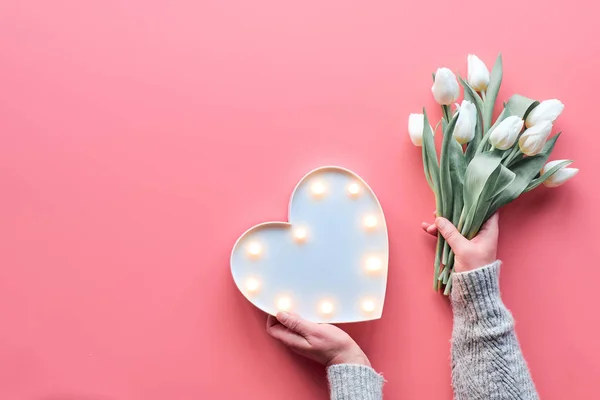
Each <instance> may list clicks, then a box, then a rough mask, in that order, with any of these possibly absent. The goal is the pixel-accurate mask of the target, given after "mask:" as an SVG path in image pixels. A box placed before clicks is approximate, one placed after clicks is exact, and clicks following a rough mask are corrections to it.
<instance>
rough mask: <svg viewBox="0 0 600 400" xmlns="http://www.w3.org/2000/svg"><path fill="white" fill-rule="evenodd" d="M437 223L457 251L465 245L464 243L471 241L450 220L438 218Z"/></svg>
mask: <svg viewBox="0 0 600 400" xmlns="http://www.w3.org/2000/svg"><path fill="white" fill-rule="evenodd" d="M435 225H436V226H437V228H438V231H439V232H440V233H441V234H442V236H443V237H444V239H446V242H448V244H449V245H450V247H452V250H454V252H455V253H456V251H457V250H458V249H460V248H461V247H464V245H465V244H466V243H468V242H469V241H468V240H467V239H466V238H465V237H464V236H463V235H461V234H460V232H459V231H458V230H457V229H456V227H455V226H454V225H453V224H452V222H450V221H448V220H447V219H446V218H436V220H435Z"/></svg>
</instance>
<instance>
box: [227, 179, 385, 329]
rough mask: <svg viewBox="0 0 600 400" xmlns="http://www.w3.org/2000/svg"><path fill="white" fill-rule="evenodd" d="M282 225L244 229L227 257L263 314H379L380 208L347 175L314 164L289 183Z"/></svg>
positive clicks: (357, 317)
mask: <svg viewBox="0 0 600 400" xmlns="http://www.w3.org/2000/svg"><path fill="white" fill-rule="evenodd" d="M288 218H289V220H288V221H287V222H264V223H261V224H258V225H256V226H254V227H252V228H250V229H248V230H247V231H246V232H244V233H243V234H242V235H241V236H240V237H239V239H238V240H237V241H236V243H235V245H234V247H233V250H232V253H231V272H232V274H233V278H234V281H235V283H236V285H237V287H238V289H239V290H240V292H242V294H243V295H244V296H245V297H246V298H247V299H248V300H249V301H250V302H251V303H252V304H254V305H255V306H256V307H258V308H260V309H261V310H263V311H265V312H266V313H268V314H271V315H275V314H276V313H277V312H279V311H290V312H294V313H297V314H299V315H301V316H302V317H304V318H306V319H308V320H310V321H313V322H329V323H341V322H358V321H367V320H372V319H378V318H380V317H381V314H382V311H383V303H384V300H385V290H386V282H387V267H388V234H387V226H386V223H385V217H384V215H383V210H382V209H381V205H380V204H379V201H378V200H377V197H376V196H375V193H374V192H373V191H372V190H371V188H370V187H369V186H368V185H367V184H366V182H365V181H364V180H362V179H361V178H360V177H359V176H358V175H356V174H355V173H354V172H352V171H350V170H347V169H345V168H341V167H321V168H317V169H315V170H313V171H311V172H309V173H308V174H307V175H306V176H304V177H303V178H302V179H301V180H300V182H299V183H298V184H297V185H296V188H295V189H294V191H293V193H292V197H291V200H290V204H289V216H288Z"/></svg>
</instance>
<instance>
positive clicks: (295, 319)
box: [277, 312, 319, 338]
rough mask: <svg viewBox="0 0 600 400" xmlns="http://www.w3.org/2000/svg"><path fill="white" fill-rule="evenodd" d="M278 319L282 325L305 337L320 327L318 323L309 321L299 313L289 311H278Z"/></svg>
mask: <svg viewBox="0 0 600 400" xmlns="http://www.w3.org/2000/svg"><path fill="white" fill-rule="evenodd" d="M277 320H278V321H279V322H280V323H281V325H283V326H285V327H286V328H288V329H289V330H291V331H293V332H296V333H297V334H299V335H300V336H302V337H305V338H306V337H308V336H310V335H311V334H312V333H314V332H316V331H317V330H318V329H319V325H318V324H315V323H313V322H309V321H307V320H305V319H303V318H301V317H300V316H298V315H295V314H290V313H287V312H279V313H277Z"/></svg>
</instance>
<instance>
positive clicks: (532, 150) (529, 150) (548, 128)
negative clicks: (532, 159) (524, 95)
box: [519, 121, 552, 156]
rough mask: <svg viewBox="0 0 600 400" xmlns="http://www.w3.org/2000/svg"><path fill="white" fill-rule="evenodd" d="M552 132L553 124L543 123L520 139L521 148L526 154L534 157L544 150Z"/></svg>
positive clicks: (529, 129)
mask: <svg viewBox="0 0 600 400" xmlns="http://www.w3.org/2000/svg"><path fill="white" fill-rule="evenodd" d="M550 132H552V122H550V121H542V122H540V123H538V124H535V125H534V126H532V127H531V128H528V129H526V130H525V132H523V134H522V135H521V137H520V138H519V147H520V148H521V151H522V152H523V153H524V154H527V155H528V156H534V155H536V154H538V153H539V152H540V151H542V149H543V148H544V144H546V140H548V136H550Z"/></svg>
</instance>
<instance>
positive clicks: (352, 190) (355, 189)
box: [348, 183, 360, 197]
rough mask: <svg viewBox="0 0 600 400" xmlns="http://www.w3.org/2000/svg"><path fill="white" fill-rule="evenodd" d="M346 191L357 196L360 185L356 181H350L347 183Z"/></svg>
mask: <svg viewBox="0 0 600 400" xmlns="http://www.w3.org/2000/svg"><path fill="white" fill-rule="evenodd" d="M348 193H350V196H352V197H354V196H357V195H358V194H359V193H360V185H359V184H358V183H351V184H350V185H348Z"/></svg>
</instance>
